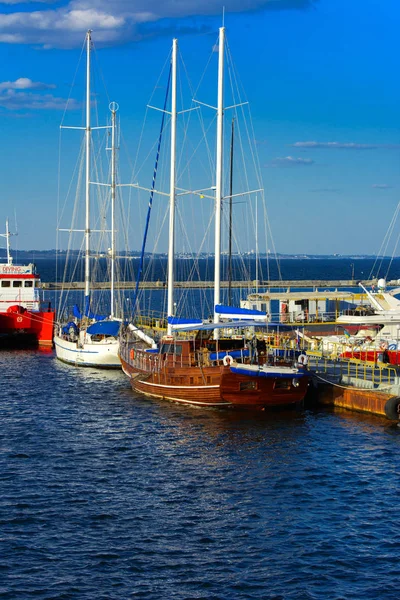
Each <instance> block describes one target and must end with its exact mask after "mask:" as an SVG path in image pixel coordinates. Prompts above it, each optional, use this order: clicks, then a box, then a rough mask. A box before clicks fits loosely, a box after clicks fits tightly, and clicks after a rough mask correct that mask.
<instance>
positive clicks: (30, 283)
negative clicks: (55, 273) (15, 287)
mask: <svg viewBox="0 0 400 600" xmlns="http://www.w3.org/2000/svg"><path fill="white" fill-rule="evenodd" d="M25 287H33V281H25Z"/></svg>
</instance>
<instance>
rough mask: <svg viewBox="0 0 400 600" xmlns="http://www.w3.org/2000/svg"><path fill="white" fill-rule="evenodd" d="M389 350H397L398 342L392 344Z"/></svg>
mask: <svg viewBox="0 0 400 600" xmlns="http://www.w3.org/2000/svg"><path fill="white" fill-rule="evenodd" d="M388 350H397V348H396V344H390V345H389V348H388Z"/></svg>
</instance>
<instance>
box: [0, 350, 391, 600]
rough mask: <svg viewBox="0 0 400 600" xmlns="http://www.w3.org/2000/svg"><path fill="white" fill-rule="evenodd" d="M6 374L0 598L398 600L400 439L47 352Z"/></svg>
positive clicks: (327, 415) (356, 418)
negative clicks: (221, 404) (185, 396)
mask: <svg viewBox="0 0 400 600" xmlns="http://www.w3.org/2000/svg"><path fill="white" fill-rule="evenodd" d="M0 366H1V367H2V370H3V372H4V374H5V377H4V378H3V385H5V386H6V389H7V393H6V394H3V395H2V402H1V405H0V411H1V416H2V429H1V432H0V442H1V450H0V463H1V464H0V483H1V491H2V493H1V496H0V524H1V533H0V572H1V577H0V580H1V583H0V598H10V599H15V598H18V600H19V599H21V600H22V599H25V598H30V597H36V598H38V599H40V600H50V599H63V598H66V599H67V598H68V599H70V598H76V599H79V600H86V599H88V600H93V598H96V600H99V599H103V598H104V599H107V600H113V599H116V600H117V599H118V600H119V599H121V600H125V599H126V598H145V599H146V600H159V599H160V598H168V599H169V598H171V599H176V600H188V599H191V598H193V599H194V598H196V599H199V598H200V599H207V600H211V599H215V600H225V599H229V600H231V599H232V600H236V599H238V600H241V599H243V600H249V599H254V600H258V599H263V600H264V599H271V600H272V599H274V600H280V599H282V600H295V599H299V600H305V599H307V598H310V599H312V600H315V599H317V600H320V599H324V600H325V599H328V600H341V599H345V600H350V599H354V600H359V599H360V598H363V600H376V599H377V598H379V599H380V600H381V599H383V600H392V599H393V600H394V599H396V600H397V598H398V590H397V582H398V574H397V571H398V569H397V564H396V560H395V558H394V557H396V555H397V552H398V550H399V549H400V536H399V533H398V527H397V520H398V519H397V515H398V509H397V506H398V499H397V490H398V472H397V464H396V460H395V459H394V457H395V456H397V454H398V451H399V441H400V437H399V436H400V429H399V428H393V427H391V426H389V425H388V423H387V422H386V421H384V420H382V419H378V418H373V417H369V416H362V415H355V414H351V413H346V412H343V411H338V412H335V411H316V412H305V413H301V412H296V411H289V412H282V413H280V412H277V413H273V414H267V415H261V416H258V417H254V416H249V415H239V414H234V413H232V414H229V413H223V412H218V411H200V410H191V409H189V408H185V407H179V406H176V405H174V404H169V403H164V402H162V401H151V400H148V399H143V398H137V397H135V395H134V394H133V392H132V390H131V389H130V387H129V384H128V382H127V379H126V378H125V376H124V375H123V374H122V373H120V372H114V373H110V372H109V373H102V372H97V371H94V370H90V369H89V370H80V369H73V368H69V367H67V366H66V365H62V364H61V363H59V362H57V361H55V360H54V358H53V356H52V355H48V354H46V355H42V354H40V353H38V352H31V353H7V352H2V353H1V355H0ZM11 367H12V369H13V373H14V375H13V376H11V375H10V368H11ZM38 373H40V378H38V376H37V374H38ZM32 382H35V385H32Z"/></svg>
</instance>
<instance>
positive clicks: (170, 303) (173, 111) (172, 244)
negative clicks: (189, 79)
mask: <svg viewBox="0 0 400 600" xmlns="http://www.w3.org/2000/svg"><path fill="white" fill-rule="evenodd" d="M177 48H178V40H176V39H174V40H173V41H172V64H171V67H172V69H171V84H172V87H171V174H170V187H169V189H170V192H169V194H170V195H169V242H168V307H167V309H168V316H169V317H170V316H173V315H174V283H175V281H174V263H175V257H174V254H175V186H176V184H175V179H176V167H175V163H176V117H177V112H176V56H177ZM171 331H172V329H171V325H169V324H168V335H171Z"/></svg>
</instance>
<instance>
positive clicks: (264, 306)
mask: <svg viewBox="0 0 400 600" xmlns="http://www.w3.org/2000/svg"><path fill="white" fill-rule="evenodd" d="M261 310H262V312H267V304H266V302H262V303H261Z"/></svg>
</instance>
